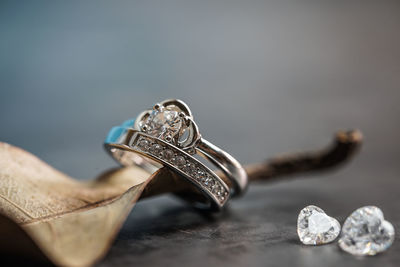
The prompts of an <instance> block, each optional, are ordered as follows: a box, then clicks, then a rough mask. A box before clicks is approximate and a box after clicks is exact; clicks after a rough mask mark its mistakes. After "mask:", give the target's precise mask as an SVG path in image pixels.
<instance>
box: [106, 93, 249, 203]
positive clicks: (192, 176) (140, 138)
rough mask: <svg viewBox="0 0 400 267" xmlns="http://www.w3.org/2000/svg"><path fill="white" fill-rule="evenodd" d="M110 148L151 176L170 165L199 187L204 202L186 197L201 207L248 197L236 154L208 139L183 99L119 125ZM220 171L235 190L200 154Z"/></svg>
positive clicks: (108, 143)
mask: <svg viewBox="0 0 400 267" xmlns="http://www.w3.org/2000/svg"><path fill="white" fill-rule="evenodd" d="M104 145H105V148H106V150H107V151H108V152H109V153H110V155H111V156H112V157H113V158H114V159H115V160H117V161H118V162H119V163H120V164H121V165H124V166H129V165H138V166H140V167H142V168H144V169H146V170H148V171H150V172H154V171H155V170H157V169H158V168H160V167H162V166H165V167H168V168H170V169H171V170H173V171H174V172H175V173H177V174H179V175H180V176H182V177H184V178H185V179H186V180H188V181H189V182H190V183H191V184H193V185H194V186H195V187H196V189H197V191H199V192H200V193H202V195H203V196H204V199H202V200H201V201H196V202H194V201H193V199H190V197H189V198H188V197H187V196H184V195H183V194H182V195H180V196H181V197H183V198H185V199H186V200H188V201H190V202H191V203H193V204H194V205H195V206H196V207H199V208H207V209H211V210H221V209H222V207H223V206H224V205H225V204H226V202H227V201H228V199H229V198H230V197H234V196H238V195H240V194H242V193H243V192H244V191H245V189H246V187H247V184H248V178H247V174H246V172H245V170H244V169H243V167H242V165H241V164H240V163H239V162H238V161H237V160H236V159H234V158H233V157H232V156H231V155H229V154H228V153H226V152H225V151H223V150H222V149H220V148H218V147H217V146H215V145H213V144H211V143H210V142H208V141H207V140H204V139H203V138H202V137H201V135H200V132H199V129H198V127H197V125H196V123H195V122H194V120H193V115H192V113H191V111H190V109H189V107H188V106H187V105H186V104H185V103H184V102H183V101H181V100H176V99H171V100H165V101H163V102H161V103H158V104H156V105H154V107H153V109H151V110H145V111H143V112H142V113H140V114H139V116H138V117H137V118H136V119H134V120H128V121H126V122H124V123H123V124H122V125H120V126H117V127H113V128H112V129H111V130H110V132H109V134H108V136H107V138H106V141H105V144H104ZM196 155H199V156H201V157H203V158H205V159H207V160H209V161H210V162H211V163H212V164H214V165H215V166H216V167H218V168H220V169H221V170H222V171H223V173H224V174H225V175H226V177H227V178H228V179H229V183H230V184H231V187H230V186H228V184H227V183H225V181H224V180H223V179H221V178H220V177H219V176H218V175H217V174H215V172H213V171H212V170H211V169H210V168H208V167H207V166H206V165H205V164H203V163H202V162H201V161H199V159H197V158H196V157H195V156H196Z"/></svg>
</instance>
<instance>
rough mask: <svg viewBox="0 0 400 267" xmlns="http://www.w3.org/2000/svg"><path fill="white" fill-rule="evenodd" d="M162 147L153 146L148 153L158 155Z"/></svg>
mask: <svg viewBox="0 0 400 267" xmlns="http://www.w3.org/2000/svg"><path fill="white" fill-rule="evenodd" d="M162 149H163V147H162V146H161V145H159V144H153V145H152V146H151V147H150V152H151V153H153V154H154V155H159V154H160V153H161V151H162Z"/></svg>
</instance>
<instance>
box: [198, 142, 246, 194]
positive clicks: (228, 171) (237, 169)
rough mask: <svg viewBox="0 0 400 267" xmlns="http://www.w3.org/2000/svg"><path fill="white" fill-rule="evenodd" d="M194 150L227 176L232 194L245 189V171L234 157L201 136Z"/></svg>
mask: <svg viewBox="0 0 400 267" xmlns="http://www.w3.org/2000/svg"><path fill="white" fill-rule="evenodd" d="M196 152H197V153H198V154H199V155H201V156H203V157H205V158H206V159H208V160H209V161H211V162H212V163H213V164H214V165H215V166H216V167H218V168H220V169H221V170H222V171H223V172H224V174H225V175H226V176H227V177H228V178H229V180H230V181H231V182H232V184H233V187H234V191H233V195H232V196H240V195H241V194H243V193H244V192H245V191H246V189H247V185H248V177H247V173H246V171H245V169H244V168H243V167H242V165H241V164H240V163H239V162H238V161H237V160H236V159H235V158H234V157H232V156H231V155H230V154H228V153H227V152H225V151H224V150H222V149H220V148H219V147H217V146H216V145H214V144H212V143H210V142H209V141H207V140H205V139H203V138H201V139H200V141H199V143H198V144H197V147H196Z"/></svg>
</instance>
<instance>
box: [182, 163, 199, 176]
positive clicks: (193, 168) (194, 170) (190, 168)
mask: <svg viewBox="0 0 400 267" xmlns="http://www.w3.org/2000/svg"><path fill="white" fill-rule="evenodd" d="M184 170H185V172H187V173H188V174H189V175H193V176H195V175H196V173H197V167H196V165H195V164H194V163H187V164H186V165H185V168H184Z"/></svg>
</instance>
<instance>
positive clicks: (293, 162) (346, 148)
mask: <svg viewBox="0 0 400 267" xmlns="http://www.w3.org/2000/svg"><path fill="white" fill-rule="evenodd" d="M361 144H362V134H361V132H360V131H358V130H352V131H347V132H346V131H339V132H337V133H336V135H335V138H334V141H333V143H332V144H331V145H330V146H329V147H327V148H324V149H321V150H317V151H310V152H300V153H295V154H288V155H283V156H279V157H275V158H272V159H270V160H267V161H266V162H262V163H256V164H252V165H248V166H246V170H247V173H248V175H249V178H250V180H251V181H259V180H268V181H269V180H272V179H277V178H279V177H281V176H287V175H298V174H301V173H306V172H316V171H323V170H329V169H331V168H334V167H338V166H340V165H341V164H343V163H345V162H347V161H348V160H350V159H351V158H352V157H353V156H354V154H355V152H357V151H358V149H359V148H360V146H361Z"/></svg>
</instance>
